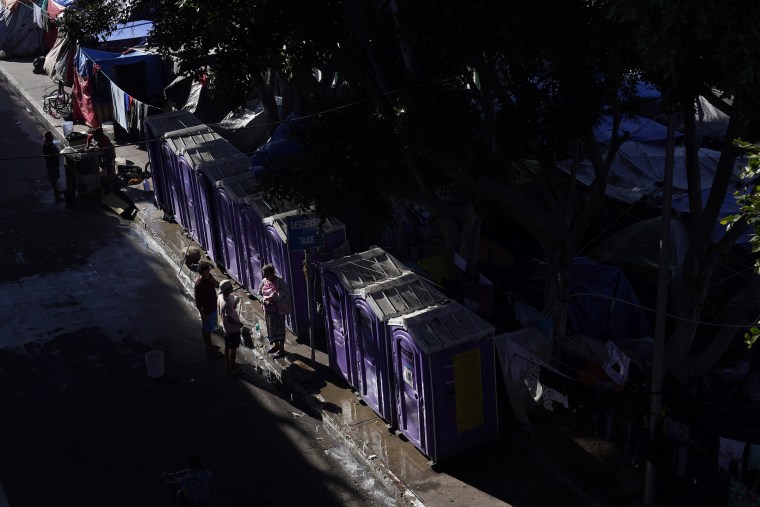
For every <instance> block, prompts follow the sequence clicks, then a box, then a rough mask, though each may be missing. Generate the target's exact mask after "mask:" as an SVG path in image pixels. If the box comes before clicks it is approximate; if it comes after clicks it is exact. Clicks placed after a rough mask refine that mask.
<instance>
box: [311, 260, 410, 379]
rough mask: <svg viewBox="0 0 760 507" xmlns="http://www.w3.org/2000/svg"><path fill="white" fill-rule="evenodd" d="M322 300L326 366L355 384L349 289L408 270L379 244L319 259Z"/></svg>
mask: <svg viewBox="0 0 760 507" xmlns="http://www.w3.org/2000/svg"><path fill="white" fill-rule="evenodd" d="M320 271H321V275H322V302H323V304H324V308H325V328H326V332H327V354H328V357H329V359H330V367H331V368H332V369H333V371H335V372H336V373H338V374H340V375H342V376H343V378H345V379H346V381H347V382H348V383H349V384H350V385H351V386H353V387H357V386H358V378H357V374H356V366H357V365H356V360H355V359H356V357H357V354H356V350H355V343H354V342H353V341H352V340H351V339H350V333H351V329H352V326H353V321H352V319H351V317H352V315H353V311H354V310H353V305H352V304H351V302H350V299H351V298H350V297H349V295H350V294H351V292H353V291H355V290H358V289H361V288H363V287H366V286H368V285H371V284H374V283H377V282H382V281H384V280H389V279H391V278H395V277H399V276H401V275H402V274H404V273H409V270H408V269H407V268H406V267H405V266H404V265H403V264H402V263H401V261H399V260H398V259H396V258H395V257H393V256H392V255H390V254H389V253H387V252H386V251H385V250H383V249H382V248H372V249H370V250H367V251H366V252H361V253H357V254H353V255H348V256H346V257H341V258H339V259H335V260H333V261H329V262H325V263H322V265H321V266H320Z"/></svg>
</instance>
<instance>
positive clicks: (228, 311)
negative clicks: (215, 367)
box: [216, 280, 243, 375]
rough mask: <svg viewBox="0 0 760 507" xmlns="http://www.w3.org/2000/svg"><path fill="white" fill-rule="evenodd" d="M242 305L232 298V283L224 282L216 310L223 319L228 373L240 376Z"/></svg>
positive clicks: (221, 285) (220, 289)
mask: <svg viewBox="0 0 760 507" xmlns="http://www.w3.org/2000/svg"><path fill="white" fill-rule="evenodd" d="M239 303H240V299H239V298H235V297H233V296H232V282H231V281H229V280H222V283H220V284H219V297H218V298H217V300H216V308H217V310H218V311H219V316H220V317H221V318H222V329H224V357H225V359H226V360H227V373H229V374H230V375H240V374H241V373H243V371H242V370H241V369H240V368H238V366H237V363H236V362H235V356H236V355H237V349H238V347H240V330H241V329H242V328H243V323H242V322H241V321H240V315H238V312H237V307H238V304H239Z"/></svg>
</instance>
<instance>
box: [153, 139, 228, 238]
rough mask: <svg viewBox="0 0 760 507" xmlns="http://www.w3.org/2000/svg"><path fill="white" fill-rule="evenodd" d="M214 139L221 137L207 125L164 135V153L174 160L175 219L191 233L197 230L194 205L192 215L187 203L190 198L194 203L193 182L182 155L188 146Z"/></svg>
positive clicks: (173, 203)
mask: <svg viewBox="0 0 760 507" xmlns="http://www.w3.org/2000/svg"><path fill="white" fill-rule="evenodd" d="M214 139H219V135H218V134H216V133H215V132H214V131H213V130H211V129H210V128H209V127H207V126H206V125H202V126H199V127H192V128H189V129H182V130H175V131H172V132H167V133H166V134H164V153H165V154H166V157H167V158H169V159H170V160H172V178H171V180H170V185H171V186H170V192H171V197H172V206H173V208H174V218H175V220H176V221H177V223H178V224H180V225H181V226H182V227H184V228H185V229H188V230H190V231H191V232H192V231H194V230H196V228H197V225H196V223H195V222H196V216H195V209H194V203H193V202H191V203H190V207H191V208H192V211H193V214H192V215H191V214H190V210H189V208H188V202H187V200H188V198H189V199H190V200H191V201H192V195H193V194H192V182H191V176H190V174H188V173H187V170H188V169H187V167H186V166H187V162H185V161H184V160H183V159H182V157H181V155H182V153H183V151H184V149H185V148H186V147H188V146H193V145H197V144H202V143H204V142H206V141H213V140H214Z"/></svg>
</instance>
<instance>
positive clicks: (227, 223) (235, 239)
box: [216, 172, 260, 285]
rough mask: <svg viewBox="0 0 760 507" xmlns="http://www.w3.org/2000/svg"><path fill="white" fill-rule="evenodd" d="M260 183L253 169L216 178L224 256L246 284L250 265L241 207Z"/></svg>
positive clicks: (230, 268)
mask: <svg viewBox="0 0 760 507" xmlns="http://www.w3.org/2000/svg"><path fill="white" fill-rule="evenodd" d="M257 187H258V186H257V184H256V177H255V176H254V175H253V173H251V172H245V173H241V174H236V175H235V176H230V177H229V178H224V179H223V180H220V181H218V182H216V197H217V199H216V203H217V211H218V215H219V216H218V218H219V238H220V242H219V245H220V247H221V252H222V255H221V256H222V258H223V259H224V261H225V266H226V267H227V270H228V271H229V273H230V274H231V275H232V277H233V278H234V279H235V280H237V281H238V282H239V283H240V284H241V285H243V284H245V277H246V271H247V269H248V268H247V266H246V259H245V258H246V255H245V247H244V245H245V238H244V234H243V232H244V229H243V227H242V225H241V221H240V208H241V204H242V201H243V199H244V198H245V197H246V196H248V195H250V194H253V193H255V192H256V190H257ZM259 269H260V268H259Z"/></svg>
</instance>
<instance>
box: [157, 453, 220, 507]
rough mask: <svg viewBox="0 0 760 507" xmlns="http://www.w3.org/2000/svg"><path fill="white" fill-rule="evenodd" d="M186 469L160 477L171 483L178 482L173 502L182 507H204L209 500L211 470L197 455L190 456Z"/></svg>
mask: <svg viewBox="0 0 760 507" xmlns="http://www.w3.org/2000/svg"><path fill="white" fill-rule="evenodd" d="M187 464H188V467H189V468H188V469H187V470H181V471H179V472H173V473H167V474H163V475H162V478H163V479H164V480H165V481H166V482H169V483H171V484H179V486H180V490H179V491H177V496H176V497H175V503H176V505H178V506H182V507H187V506H189V507H205V506H206V505H208V501H209V496H210V494H209V493H210V492H209V481H210V480H211V472H210V471H209V469H208V468H206V466H205V465H204V464H203V461H202V460H201V458H200V457H198V456H190V457H189V458H188V460H187Z"/></svg>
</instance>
